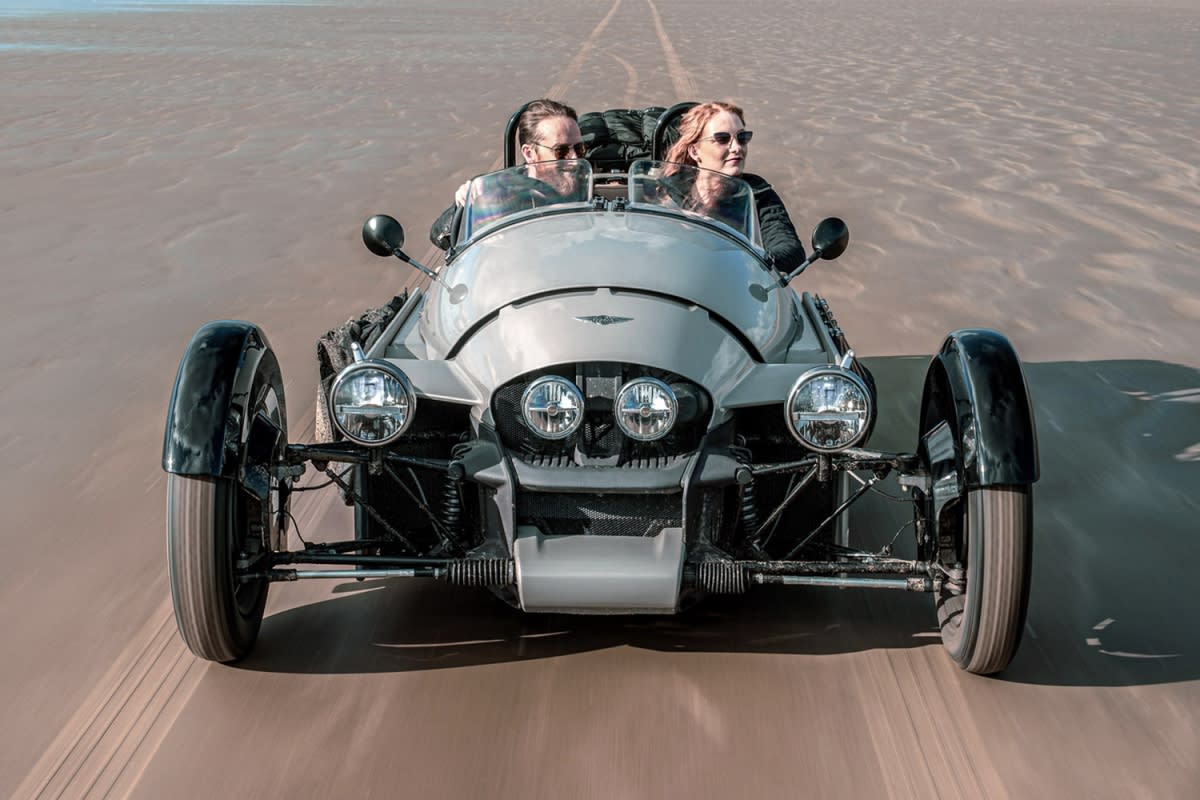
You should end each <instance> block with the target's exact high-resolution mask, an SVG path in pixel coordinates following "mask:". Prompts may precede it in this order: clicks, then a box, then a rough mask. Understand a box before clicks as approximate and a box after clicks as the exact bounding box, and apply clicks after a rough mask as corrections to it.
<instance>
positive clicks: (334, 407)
mask: <svg viewBox="0 0 1200 800" xmlns="http://www.w3.org/2000/svg"><path fill="white" fill-rule="evenodd" d="M365 372H379V373H383V375H384V376H385V377H387V378H390V379H392V380H394V381H396V383H397V384H399V387H400V390H401V392H402V393H403V398H404V403H405V406H400V405H396V406H384V405H379V406H370V407H372V408H376V407H377V408H379V409H380V410H381V411H382V410H383V409H385V408H395V409H398V410H400V413H399V414H397V415H396V416H400V414H403V417H402V419H401V420H400V422H399V424H398V426H397V428H396V430H394V431H392V432H391V433H390V434H388V435H387V436H384V437H382V438H379V439H365V438H363V437H361V436H356V435H355V434H353V433H351V432H350V430H349V429H348V428H347V426H346V425H345V424H343V421H342V420H341V419H340V417H341V416H342V415H340V414H339V413H338V406H339V405H340V404H339V402H338V392H339V391H340V390H341V389H342V387H344V386H345V385H346V383H347V382H348V381H350V380H351V379H353V378H355V377H356V376H358V375H360V374H361V373H365ZM416 411H417V394H416V392H415V391H414V390H413V387H412V382H411V381H409V379H408V376H407V375H405V374H404V372H403V371H401V370H400V368H399V367H397V366H396V365H394V364H392V363H391V362H389V361H382V360H377V359H371V360H367V361H359V362H356V363H354V364H351V365H350V366H348V367H346V368H345V369H343V370H342V371H341V372H339V373H338V375H337V377H336V378H334V380H333V384H332V385H331V386H330V388H329V418H330V419H331V420H332V421H333V424H334V427H336V428H337V429H338V431H339V432H341V434H342V435H343V436H345V437H346V438H347V439H349V440H350V441H352V442H354V443H356V444H361V445H363V446H365V447H382V446H383V445H387V444H390V443H392V442H394V441H396V440H397V439H398V438H400V437H401V436H403V435H404V433H405V432H406V431H407V430H408V429H409V427H410V426H411V425H412V421H413V418H414V417H415V416H416Z"/></svg>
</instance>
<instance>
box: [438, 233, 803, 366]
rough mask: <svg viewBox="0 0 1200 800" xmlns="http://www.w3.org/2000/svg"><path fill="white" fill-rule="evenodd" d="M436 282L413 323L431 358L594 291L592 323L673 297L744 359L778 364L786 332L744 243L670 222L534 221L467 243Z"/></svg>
mask: <svg viewBox="0 0 1200 800" xmlns="http://www.w3.org/2000/svg"><path fill="white" fill-rule="evenodd" d="M441 278H442V281H443V282H444V283H445V286H443V285H441V284H440V283H435V284H434V285H433V287H432V288H431V290H430V295H429V298H428V302H427V303H426V304H425V313H424V315H423V318H422V321H421V334H422V338H423V339H424V341H425V343H426V346H427V347H428V348H429V353H428V355H429V357H431V358H445V357H446V356H447V355H448V354H450V353H452V352H454V351H457V350H458V349H460V348H462V347H463V346H464V345H465V344H466V340H467V339H469V338H470V337H471V336H472V335H473V334H474V333H475V331H476V329H478V328H479V327H480V326H483V325H484V324H485V323H487V322H489V321H491V320H492V319H493V318H494V317H495V316H496V315H497V314H498V313H499V312H500V311H501V309H504V308H506V307H509V306H513V305H514V304H516V305H518V306H519V305H520V304H521V302H522V301H527V300H529V299H531V298H536V297H539V296H546V295H550V294H562V295H569V294H571V293H573V292H580V293H585V294H589V295H594V290H595V289H597V288H600V287H604V288H610V289H613V290H616V291H614V292H613V293H611V294H609V295H607V298H608V299H609V300H611V302H605V303H603V304H600V305H598V306H594V311H595V313H594V314H593V316H599V317H605V316H608V317H613V318H617V317H628V316H632V314H630V313H626V308H625V306H626V298H627V297H630V296H632V295H634V294H640V295H642V296H646V295H663V296H666V297H667V298H675V299H677V300H678V301H683V302H684V304H685V305H695V306H699V307H700V308H701V309H703V310H704V311H705V312H711V314H712V315H714V316H715V317H717V318H719V319H718V322H719V323H720V324H723V325H724V326H725V327H727V328H728V329H729V330H731V331H737V332H740V335H741V337H742V339H743V341H744V342H745V344H746V345H748V346H749V347H748V349H749V350H750V351H752V352H751V353H748V354H747V355H749V356H750V357H751V358H754V357H761V358H763V359H765V360H766V361H774V360H778V359H779V358H780V357H781V355H782V352H783V351H784V349H785V348H786V347H787V345H788V342H790V341H791V339H792V337H793V336H794V335H795V332H796V328H795V326H796V324H797V323H796V320H795V317H794V308H793V304H792V300H791V296H790V294H791V293H790V292H788V291H786V290H783V289H781V288H780V286H779V280H778V278H777V276H776V275H775V273H774V272H773V271H772V270H771V269H770V268H769V267H767V266H766V265H765V264H764V263H763V261H761V260H760V259H759V258H758V257H756V256H755V255H754V254H753V252H752V251H751V250H750V249H749V248H748V247H747V246H746V245H745V244H743V243H740V242H737V241H735V240H733V239H732V238H728V237H726V236H723V235H721V234H719V233H717V232H715V231H713V230H711V229H710V228H708V227H706V226H704V225H701V224H697V223H694V222H690V221H688V220H686V219H683V218H680V217H674V216H661V215H654V214H646V213H635V212H627V213H611V212H594V211H584V212H573V213H567V214H558V215H549V216H539V217H535V218H533V219H529V220H526V221H523V222H519V223H516V224H514V225H510V226H508V227H505V228H503V229H501V230H498V231H496V232H495V233H492V234H491V235H488V236H485V237H484V238H483V239H481V240H479V241H477V242H475V243H473V244H472V245H470V246H469V247H468V248H467V249H466V250H464V251H463V252H462V253H461V254H460V255H459V256H458V257H457V258H455V259H454V260H453V261H452V262H451V263H450V264H448V265H447V266H446V267H445V268H444V269H443V270H442V272H441ZM621 290H626V291H629V292H630V293H631V294H630V295H624V294H622V292H621ZM602 327H604V326H603V325H598V324H588V323H586V322H580V323H579V324H578V327H576V328H571V329H570V330H575V331H577V332H578V333H577V338H578V339H579V340H580V341H581V342H582V341H584V340H586V339H587V338H588V337H590V336H594V335H595V334H596V333H597V331H598V329H599V328H602ZM616 327H620V324H617V325H616ZM557 335H560V336H561V335H564V331H563V330H559V331H558V332H557ZM524 346H528V344H526V345H524ZM630 352H637V351H636V350H626V351H625V354H626V356H628V354H629V353H630ZM707 357H711V354H710V355H709V356H707Z"/></svg>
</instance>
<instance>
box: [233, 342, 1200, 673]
mask: <svg viewBox="0 0 1200 800" xmlns="http://www.w3.org/2000/svg"><path fill="white" fill-rule="evenodd" d="M869 363H870V365H871V367H872V369H873V370H874V372H875V375H876V379H877V381H878V383H879V386H880V392H881V397H882V398H883V401H882V405H881V409H880V422H879V424H878V426H877V428H876V435H875V438H874V439H873V440H872V445H873V446H876V447H880V448H887V449H897V450H907V449H911V448H912V446H913V442H914V440H915V435H916V433H915V425H916V423H915V417H916V414H917V410H918V404H919V402H920V391H921V382H922V379H923V376H924V370H925V366H926V364H927V363H928V357H916V356H913V357H894V358H877V359H872V360H870V362H869ZM1026 376H1027V380H1028V383H1029V386H1030V391H1031V393H1032V395H1033V398H1034V404H1035V408H1036V415H1037V426H1038V439H1039V447H1040V453H1041V466H1042V477H1041V480H1040V482H1039V483H1038V484H1037V486H1036V489H1035V506H1034V509H1035V510H1034V518H1035V522H1034V526H1035V527H1034V537H1035V548H1034V550H1035V554H1034V578H1033V591H1032V594H1031V599H1030V609H1029V618H1028V625H1027V627H1026V630H1025V637H1024V639H1023V642H1022V645H1021V649H1020V651H1019V652H1018V653H1017V656H1016V658H1015V659H1014V661H1013V663H1012V664H1011V665H1010V667H1009V668H1008V669H1007V670H1006V671H1005V672H1004V673H1002V674H1001V675H999V676H998V679H999V680H1005V681H1013V682H1018V683H1032V684H1047V685H1064V686H1127V685H1144V684H1155V683H1167V682H1175V681H1186V680H1195V679H1197V678H1200V622H1198V619H1200V592H1197V591H1196V590H1195V580H1194V577H1193V575H1194V569H1195V565H1196V564H1197V563H1198V561H1200V503H1198V500H1197V493H1196V491H1195V489H1196V487H1197V486H1200V372H1198V371H1197V370H1194V369H1192V368H1189V367H1183V366H1178V365H1171V364H1164V363H1161V362H1152V361H1098V362H1055V363H1030V364H1026ZM885 491H886V492H888V493H889V494H893V495H898V494H899V492H898V491H896V490H895V487H894V486H892V487H887V486H886V485H885ZM855 511H856V512H857V513H856V515H855V516H854V517H852V520H853V522H852V531H853V532H854V536H855V537H856V538H855V541H856V544H859V545H860V546H864V547H872V548H874V547H878V546H880V545H881V544H883V543H886V542H887V541H888V540H890V539H891V538H892V536H893V534H894V533H895V532H896V531H897V530H898V529H900V528H901V526H903V525H904V523H905V522H906V521H907V520H908V519H909V518H910V516H911V512H910V510H909V506H908V504H907V503H903V502H894V501H889V500H888V499H886V498H884V497H882V496H873V495H872V496H868V497H867V498H866V499H865V500H864V503H863V504H861V505H860V506H859V507H857V508H856V509H855ZM860 532H867V533H864V534H862V535H861V538H858V537H859V534H860ZM909 539H911V534H910V533H909V531H907V530H905V531H903V532H902V534H901V536H900V538H899V540H898V541H897V552H898V554H900V555H905V554H906V553H907V554H911V550H912V545H911V541H909ZM277 588H278V587H277ZM617 646H632V647H638V648H644V649H647V650H655V651H662V652H673V653H712V652H721V653H775V654H793V655H796V656H805V655H828V654H836V653H852V652H859V651H864V650H873V649H905V648H915V647H937V648H940V639H939V637H938V634H937V628H936V626H935V624H934V616H933V608H932V600H931V599H930V598H929V597H927V596H922V595H916V594H906V593H902V592H890V591H866V590H822V589H809V588H802V589H786V588H779V587H771V588H758V589H754V590H752V591H751V592H749V593H748V594H746V595H742V596H715V597H710V598H708V599H706V600H705V601H704V602H702V603H700V604H699V605H697V606H696V607H694V608H692V609H690V610H688V611H687V612H685V613H682V614H679V615H676V616H671V617H640V616H611V617H584V616H571V615H561V614H551V615H527V614H523V613H522V612H519V611H516V610H513V609H511V608H509V607H508V606H506V605H504V604H503V603H502V602H501V601H499V600H498V599H496V598H494V597H493V596H492V595H491V594H489V593H487V592H486V591H484V590H478V589H461V588H457V587H452V586H447V585H445V584H438V583H432V582H426V581H408V582H405V581H394V580H391V581H363V582H357V581H349V582H346V583H342V584H338V585H336V586H334V587H333V591H332V593H331V595H330V597H329V599H327V600H323V601H321V602H318V603H313V604H310V605H307V606H301V607H298V608H294V609H290V610H287V611H283V612H280V613H277V614H274V615H272V616H271V617H269V618H268V619H266V620H265V621H264V623H263V628H262V634H261V637H260V640H259V642H258V646H257V648H256V650H255V652H254V654H252V655H251V656H250V657H249V658H247V659H245V660H244V661H242V662H241V663H240V664H239V665H238V666H239V667H241V668H243V669H249V670H262V671H279V672H312V673H362V672H404V671H410V670H429V669H445V668H451V667H464V666H473V665H480V664H493V663H503V662H511V661H521V660H525V659H543V658H552V657H556V656H563V655H568V654H572V653H580V652H586V651H592V650H598V649H603V648H610V647H617Z"/></svg>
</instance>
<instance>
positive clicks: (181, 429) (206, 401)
mask: <svg viewBox="0 0 1200 800" xmlns="http://www.w3.org/2000/svg"><path fill="white" fill-rule="evenodd" d="M260 369H261V370H262V378H263V380H264V381H265V382H267V383H268V384H269V385H273V386H274V387H275V389H276V393H277V394H278V397H279V402H280V404H281V405H282V403H283V381H282V378H281V375H280V371H279V362H278V361H277V360H276V358H275V354H274V352H273V351H272V350H271V345H270V343H269V342H268V341H267V337H266V334H264V333H263V332H262V330H260V329H259V328H258V326H256V325H254V324H253V323H250V322H241V321H232V320H218V321H215V322H209V323H207V324H205V325H203V326H201V327H200V329H199V330H197V331H196V335H195V336H193V337H192V341H191V342H190V343H189V344H188V346H187V350H185V351H184V354H183V360H182V361H180V362H179V372H178V374H177V375H176V376H175V388H174V390H173V391H172V392H171V403H170V405H169V406H168V408H167V424H166V431H165V434H164V436H163V456H162V465H163V469H164V470H166V471H167V472H170V473H174V474H176V475H210V476H213V477H230V478H237V477H238V467H239V465H240V461H241V457H242V455H243V454H244V452H245V449H246V448H245V445H246V443H247V441H248V440H249V439H250V438H251V428H252V425H253V423H254V422H255V421H254V420H251V419H249V415H248V414H247V409H248V408H250V407H251V404H252V403H253V398H251V396H250V393H251V387H252V385H253V383H254V378H255V375H256V373H258V372H259V370H260ZM285 413H286V412H285ZM264 425H266V426H268V427H270V428H271V429H274V427H275V426H274V425H271V424H270V423H269V422H267V421H266V419H265V417H261V416H260V418H259V420H258V421H257V425H253V426H254V427H255V429H256V430H255V436H254V439H255V441H256V442H258V444H259V446H257V447H256V449H257V450H262V451H264V452H270V451H271V450H272V448H271V447H270V446H263V442H262V439H263V438H264V437H269V434H270V431H265V430H263V426H264ZM278 433H279V432H278V431H276V436H277V435H278Z"/></svg>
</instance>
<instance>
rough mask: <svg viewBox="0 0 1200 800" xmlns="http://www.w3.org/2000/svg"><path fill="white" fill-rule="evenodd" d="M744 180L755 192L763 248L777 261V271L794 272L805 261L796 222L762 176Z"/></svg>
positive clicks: (744, 178) (746, 175)
mask: <svg viewBox="0 0 1200 800" xmlns="http://www.w3.org/2000/svg"><path fill="white" fill-rule="evenodd" d="M742 179H743V180H744V181H746V183H748V184H750V188H751V189H753V190H754V204H755V205H756V206H757V207H758V227H759V230H760V231H761V232H762V240H763V247H764V248H766V251H767V254H768V255H769V256H771V258H772V259H774V261H775V269H777V270H779V271H780V272H791V271H792V270H794V269H795V268H796V267H798V266H800V262H801V261H803V260H804V244H803V243H802V242H801V241H800V238H799V237H798V236H796V228H795V226H793V225H792V218H791V217H789V216H788V213H787V209H786V208H784V205H783V201H782V200H780V199H779V195H778V194H776V192H775V190H774V189H772V188H771V184H769V183H767V182H766V181H765V180H763V179H762V178H761V177H759V176H758V175H751V174H750V173H749V172H747V173H745V174H744V175H742Z"/></svg>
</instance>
